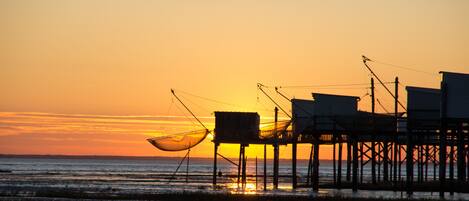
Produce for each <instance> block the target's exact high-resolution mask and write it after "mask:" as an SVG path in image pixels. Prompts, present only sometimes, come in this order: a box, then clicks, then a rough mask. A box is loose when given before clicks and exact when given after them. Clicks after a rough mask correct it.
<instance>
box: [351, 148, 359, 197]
mask: <svg viewBox="0 0 469 201" xmlns="http://www.w3.org/2000/svg"><path fill="white" fill-rule="evenodd" d="M352 143H353V146H352V149H353V162H352V163H353V168H352V191H353V192H356V191H357V190H358V142H357V141H356V139H352Z"/></svg>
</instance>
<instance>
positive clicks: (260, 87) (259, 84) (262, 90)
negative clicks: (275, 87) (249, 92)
mask: <svg viewBox="0 0 469 201" xmlns="http://www.w3.org/2000/svg"><path fill="white" fill-rule="evenodd" d="M262 87H264V85H263V84H261V83H257V88H258V89H259V90H260V91H261V92H262V93H264V95H265V96H267V97H268V98H269V99H270V100H271V101H272V102H273V103H274V104H275V105H276V106H277V107H278V108H279V109H280V110H282V112H283V113H285V114H286V115H287V116H288V117H289V118H292V117H291V115H290V114H288V112H287V111H285V110H284V109H283V108H282V107H281V106H280V105H279V104H278V103H277V102H275V100H274V99H273V98H272V97H270V96H269V94H267V93H266V92H265V91H264V89H262Z"/></svg>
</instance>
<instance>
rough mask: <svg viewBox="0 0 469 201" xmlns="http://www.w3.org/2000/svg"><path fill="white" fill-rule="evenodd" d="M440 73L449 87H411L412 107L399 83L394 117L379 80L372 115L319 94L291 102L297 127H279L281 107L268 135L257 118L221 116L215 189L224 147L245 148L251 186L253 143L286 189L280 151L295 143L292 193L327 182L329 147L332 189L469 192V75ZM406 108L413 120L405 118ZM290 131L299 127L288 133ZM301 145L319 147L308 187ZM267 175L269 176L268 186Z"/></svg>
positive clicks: (348, 100)
mask: <svg viewBox="0 0 469 201" xmlns="http://www.w3.org/2000/svg"><path fill="white" fill-rule="evenodd" d="M440 73H441V75H442V77H443V79H442V82H441V89H429V88H421V87H410V86H409V87H407V88H406V90H407V94H408V96H407V107H403V105H402V104H400V103H399V102H398V84H399V81H398V78H397V77H396V79H395V91H394V94H393V97H394V99H395V103H394V104H395V106H394V109H395V110H394V113H392V114H378V113H375V97H374V79H373V78H372V79H371V89H372V90H371V91H372V94H371V97H372V103H371V104H372V106H371V108H372V109H371V110H372V111H371V112H363V111H358V109H357V101H358V100H359V97H354V96H341V95H332V94H318V93H313V94H312V95H313V100H300V99H293V100H291V104H292V116H291V118H292V119H291V122H287V123H285V122H278V121H277V113H278V108H277V107H276V108H275V110H274V111H275V122H276V123H275V124H274V126H273V129H268V130H266V131H265V130H264V131H260V129H259V121H258V119H259V117H258V115H257V114H256V113H233V112H216V113H215V118H216V123H215V138H214V140H213V142H214V145H215V148H214V176H213V184H216V183H217V181H216V175H215V174H216V169H217V160H216V158H217V156H218V155H219V154H218V153H217V147H218V146H219V144H220V143H236V144H239V145H240V155H239V162H238V164H239V165H238V182H240V179H239V178H241V183H242V184H244V183H245V182H246V179H245V177H246V170H245V166H246V156H245V153H244V150H245V147H246V146H249V144H264V145H265V146H266V145H272V146H273V148H274V158H273V160H274V161H273V179H272V180H273V187H274V188H277V187H278V177H279V174H278V166H279V165H278V163H279V158H278V156H279V149H278V146H279V145H286V144H291V147H292V157H291V162H292V171H291V172H292V174H291V175H290V176H291V182H292V187H293V188H297V187H301V186H302V187H305V186H306V187H311V188H312V189H313V190H314V191H317V190H318V189H319V184H320V182H319V174H318V173H319V154H320V153H319V152H320V149H319V147H320V146H321V145H324V144H328V145H333V167H334V170H333V171H334V173H333V175H334V176H333V185H332V186H330V187H335V188H339V189H340V188H351V189H353V191H357V190H358V189H360V188H365V189H388V190H401V191H404V190H405V191H406V192H407V193H408V194H412V193H413V191H415V190H423V188H425V189H424V190H425V191H428V190H431V191H439V192H440V195H441V196H444V193H445V192H449V193H450V194H452V193H454V192H467V191H468V189H469V183H468V181H469V174H468V173H469V90H468V89H467V88H466V87H467V86H469V75H468V74H461V73H451V72H440ZM260 87H262V85H260ZM266 95H267V94H266ZM269 98H270V97H269ZM400 106H401V107H403V108H404V109H405V110H406V111H407V115H404V113H398V107H400ZM290 123H291V126H290ZM276 125H278V126H276ZM289 126H290V127H291V129H287V127H289ZM256 133H257V135H256ZM266 133H267V134H266ZM266 136H267V137H266ZM299 143H303V144H304V143H306V144H311V155H310V159H309V164H308V174H307V178H306V183H305V184H301V185H299V184H298V180H297V175H296V169H297V159H296V158H297V150H296V149H297V144H299ZM344 144H345V145H346V146H345V147H346V152H347V158H346V160H345V162H346V164H347V165H346V172H345V174H346V176H345V178H346V179H345V180H346V181H342V180H343V176H342V174H343V173H342V161H343V159H342V154H343V153H342V151H343V145H344ZM336 147H338V149H337V148H336ZM264 148H265V147H264ZM264 151H265V149H264ZM264 154H265V153H264ZM337 157H338V159H337ZM367 165H368V166H371V170H370V171H371V178H365V179H364V177H366V176H364V173H363V170H364V168H366V166H367ZM429 166H433V168H430V169H432V170H433V172H429ZM264 168H265V161H264ZM455 168H456V170H455ZM404 169H405V172H404ZM437 169H439V171H438V172H439V173H438V174H437V173H436V170H437ZM447 173H449V174H447ZM404 175H405V176H404ZM456 175H457V176H456ZM455 176H456V177H457V178H455ZM256 177H257V175H256ZM265 177H266V174H265V172H264V187H265V185H266V178H265Z"/></svg>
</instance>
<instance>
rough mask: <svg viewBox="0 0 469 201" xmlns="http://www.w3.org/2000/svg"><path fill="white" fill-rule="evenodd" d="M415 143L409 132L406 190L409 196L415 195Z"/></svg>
mask: <svg viewBox="0 0 469 201" xmlns="http://www.w3.org/2000/svg"><path fill="white" fill-rule="evenodd" d="M413 146H414V145H413V142H412V134H411V133H410V132H408V134H407V147H406V149H407V150H406V164H407V165H406V175H407V179H406V189H407V195H412V194H413V179H414V167H413V157H414V156H413V152H414V151H413V150H414V149H413Z"/></svg>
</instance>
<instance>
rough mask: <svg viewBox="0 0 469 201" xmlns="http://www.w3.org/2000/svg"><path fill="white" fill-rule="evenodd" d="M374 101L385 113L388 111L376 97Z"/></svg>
mask: <svg viewBox="0 0 469 201" xmlns="http://www.w3.org/2000/svg"><path fill="white" fill-rule="evenodd" d="M376 102H378V105H379V106H381V108H382V109H383V110H384V111H385V112H386V113H389V111H388V110H387V109H386V107H384V105H383V104H381V101H379V99H378V98H377V99H376Z"/></svg>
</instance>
